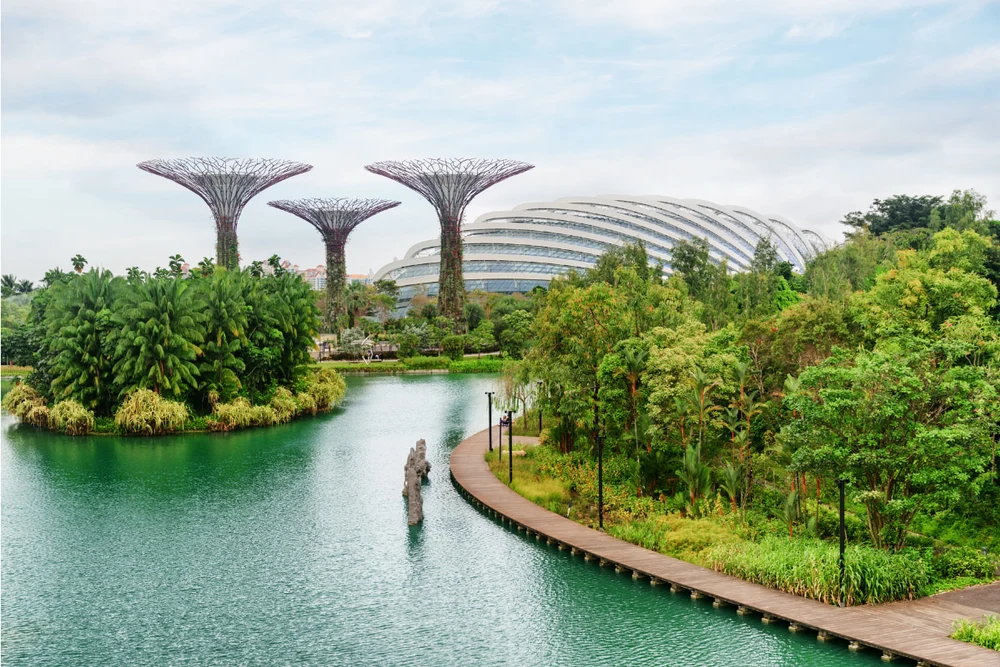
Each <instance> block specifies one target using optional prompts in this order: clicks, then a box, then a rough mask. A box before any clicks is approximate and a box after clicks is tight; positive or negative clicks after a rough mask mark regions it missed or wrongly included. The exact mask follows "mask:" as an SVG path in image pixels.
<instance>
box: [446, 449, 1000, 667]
mask: <svg viewBox="0 0 1000 667" xmlns="http://www.w3.org/2000/svg"><path fill="white" fill-rule="evenodd" d="M488 435H489V434H488V432H487V431H486V430H483V431H480V432H479V433H476V434H474V435H472V436H471V437H469V438H466V439H465V440H463V441H462V443H461V444H460V445H459V446H458V447H457V448H456V449H455V451H454V452H453V453H452V455H451V476H452V479H453V480H454V481H455V483H456V484H457V485H458V487H459V488H460V489H461V490H462V491H463V492H464V493H465V495H466V496H467V497H469V498H470V499H471V500H472V501H473V503H475V504H476V505H477V506H481V507H482V508H483V509H484V510H485V511H486V512H487V513H489V514H494V515H497V516H498V517H499V518H500V519H501V520H502V521H504V522H506V523H508V524H509V525H510V526H511V527H516V528H517V530H518V531H521V530H524V531H526V533H527V535H528V536H532V535H534V536H535V538H536V539H538V540H543V539H544V540H546V541H548V542H549V543H550V544H556V545H558V546H559V548H561V549H569V550H570V551H571V552H572V553H574V554H577V553H579V554H582V555H583V556H584V557H585V558H586V559H587V560H596V561H598V562H599V563H600V564H601V565H602V566H603V565H606V566H613V567H615V569H616V570H617V571H619V572H623V571H626V572H631V573H632V576H633V578H646V579H649V580H650V582H651V583H652V584H653V585H656V584H666V585H669V586H670V587H671V590H672V591H679V590H684V591H688V592H690V594H691V597H693V598H698V597H709V598H714V599H715V602H716V604H719V605H721V604H729V605H733V606H735V607H736V608H737V612H738V613H748V612H756V613H758V614H760V615H761V616H762V620H763V621H764V622H774V621H775V620H778V619H780V620H782V621H785V622H787V623H788V624H789V628H790V629H791V630H793V631H794V630H800V629H803V628H808V629H811V630H813V631H815V632H817V633H818V636H819V638H820V639H827V638H829V637H840V638H842V639H844V640H846V641H848V642H850V643H851V647H852V648H861V647H870V648H874V649H877V650H879V651H881V652H882V653H883V658H885V659H891V658H892V657H894V656H904V657H907V658H910V659H912V660H916V661H917V662H919V663H921V664H925V665H949V666H955V667H966V666H968V667H989V666H998V667H1000V653H998V652H996V651H991V650H989V649H985V648H982V647H979V646H975V645H972V644H967V643H965V642H960V641H957V640H954V639H951V638H949V637H948V635H949V634H950V632H951V626H952V622H953V621H954V620H955V619H957V618H973V619H979V618H980V617H981V616H982V614H983V609H981V608H978V607H970V606H967V605H964V604H961V603H960V602H956V601H952V600H948V599H939V597H938V596H934V597H929V598H923V599H921V600H914V601H910V602H895V603H892V604H886V605H876V606H859V607H849V608H839V607H834V606H831V605H828V604H824V603H822V602H818V601H816V600H809V599H806V598H803V597H799V596H797V595H791V594H788V593H782V592H781V591H776V590H774V589H771V588H766V587H764V586H760V585H758V584H752V583H749V582H747V581H743V580H742V579H737V578H735V577H731V576H729V575H726V574H722V573H719V572H715V571H713V570H709V569H707V568H704V567H700V566H698V565H692V564H691V563H686V562H684V561H681V560H677V559H676V558H671V557H669V556H664V555H662V554H658V553H655V552H653V551H649V550H648V549H643V548H642V547H639V546H636V545H634V544H629V543H628V542H623V541H622V540H619V539H617V538H614V537H611V536H610V535H607V534H605V533H602V532H598V531H596V530H592V529H590V528H587V527H586V526H582V525H580V524H578V523H576V522H574V521H570V520H569V519H567V518H565V517H562V516H560V515H558V514H555V513H553V512H550V511H548V510H546V509H543V508H542V507H539V506H538V505H536V504H534V503H533V502H531V501H529V500H527V499H525V498H523V497H522V496H520V495H518V494H517V493H515V492H514V491H512V490H511V489H509V488H508V487H507V486H506V485H505V484H503V483H502V482H501V481H499V480H498V479H497V478H496V477H495V476H494V475H493V473H492V472H491V471H490V469H489V466H487V464H486V460H485V458H484V452H485V451H486V449H487V446H488ZM493 436H494V437H493V441H494V444H496V443H497V442H498V441H499V438H498V434H497V432H496V431H494V433H493ZM504 438H505V439H506V434H504ZM536 440H537V438H526V437H518V436H515V441H516V442H518V443H521V444H526V443H532V442H535V441H536ZM506 455H507V452H506V451H505V452H504V456H506Z"/></svg>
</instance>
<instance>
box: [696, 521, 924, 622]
mask: <svg viewBox="0 0 1000 667" xmlns="http://www.w3.org/2000/svg"><path fill="white" fill-rule="evenodd" d="M706 561H707V565H708V566H709V567H711V568H712V569H714V570H716V571H719V572H725V573H726V574H731V575H733V576H735V577H739V578H740V579H744V580H746V581H752V582H754V583H758V584H762V585H764V586H768V587H770V588H776V589H778V590H781V591H785V592H786V593H793V594H795V595H801V596H803V597H808V598H813V599H816V600H821V601H823V602H827V603H838V602H843V603H844V604H847V605H855V604H877V603H881V602H890V601H892V600H912V599H914V598H916V597H920V596H921V595H923V594H924V593H925V591H926V589H927V586H928V585H929V583H930V579H931V575H930V571H929V568H928V566H927V564H926V563H925V562H924V561H923V560H921V559H920V558H918V557H915V556H913V555H911V554H909V553H906V552H900V553H895V554H893V553H889V552H887V551H883V550H880V549H875V548H872V547H868V546H864V545H851V546H849V547H848V548H847V551H846V554H845V559H844V561H845V573H844V574H845V579H844V590H843V591H841V590H840V567H839V553H838V547H837V545H835V544H832V543H829V542H824V541H822V540H816V539H795V540H790V539H785V538H780V537H774V536H771V537H765V538H764V539H763V540H761V541H760V542H740V543H737V544H733V545H726V546H723V547H716V548H715V549H712V550H711V551H710V552H709V553H707V554H706Z"/></svg>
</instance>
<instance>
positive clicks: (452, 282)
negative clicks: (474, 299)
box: [365, 158, 534, 329]
mask: <svg viewBox="0 0 1000 667" xmlns="http://www.w3.org/2000/svg"><path fill="white" fill-rule="evenodd" d="M533 166H534V165H530V164H527V163H525V162H517V161H515V160H485V159H478V158H451V159H441V158H429V159H425V160H401V161H398V162H397V161H390V162H375V163H374V164H370V165H368V166H366V167H365V169H367V170H368V171H370V172H372V173H373V174H379V175H381V176H385V177H386V178H391V179H392V180H394V181H397V182H399V183H402V184H403V185H405V186H406V187H408V188H410V189H411V190H415V191H417V192H419V193H420V194H421V195H423V197H424V198H425V199H426V200H427V201H429V202H430V203H431V205H433V206H434V209H435V210H436V211H437V214H438V221H439V222H440V223H441V268H440V270H439V273H438V284H439V286H440V288H439V292H438V311H439V312H440V313H441V314H442V315H443V316H445V317H448V318H450V319H451V320H452V321H453V322H455V327H456V328H457V329H462V328H464V322H465V282H464V280H463V277H462V219H463V218H464V217H465V207H466V206H468V205H469V202H471V201H472V200H473V198H474V197H475V196H476V195H478V194H479V193H481V192H483V191H484V190H486V189H487V188H489V187H491V186H493V185H496V184H497V183H499V182H500V181H502V180H504V179H507V178H510V177H511V176H516V175H517V174H521V173H524V172H526V171H528V170H529V169H532V168H533Z"/></svg>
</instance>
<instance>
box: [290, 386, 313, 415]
mask: <svg viewBox="0 0 1000 667" xmlns="http://www.w3.org/2000/svg"><path fill="white" fill-rule="evenodd" d="M295 403H296V404H297V405H298V409H299V414H302V415H304V414H306V413H309V414H311V415H314V414H316V399H315V398H314V397H313V395H312V394H310V393H309V392H308V391H300V392H299V393H297V394H295Z"/></svg>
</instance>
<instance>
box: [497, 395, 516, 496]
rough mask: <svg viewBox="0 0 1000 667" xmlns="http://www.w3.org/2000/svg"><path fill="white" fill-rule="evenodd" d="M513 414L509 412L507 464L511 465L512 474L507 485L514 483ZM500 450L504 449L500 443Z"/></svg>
mask: <svg viewBox="0 0 1000 667" xmlns="http://www.w3.org/2000/svg"><path fill="white" fill-rule="evenodd" d="M513 414H514V413H513V412H511V411H510V410H508V411H507V463H508V465H510V472H509V473H508V477H507V483H508V484H513V483H514V418H513ZM500 449H503V443H502V442H501V443H500Z"/></svg>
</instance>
